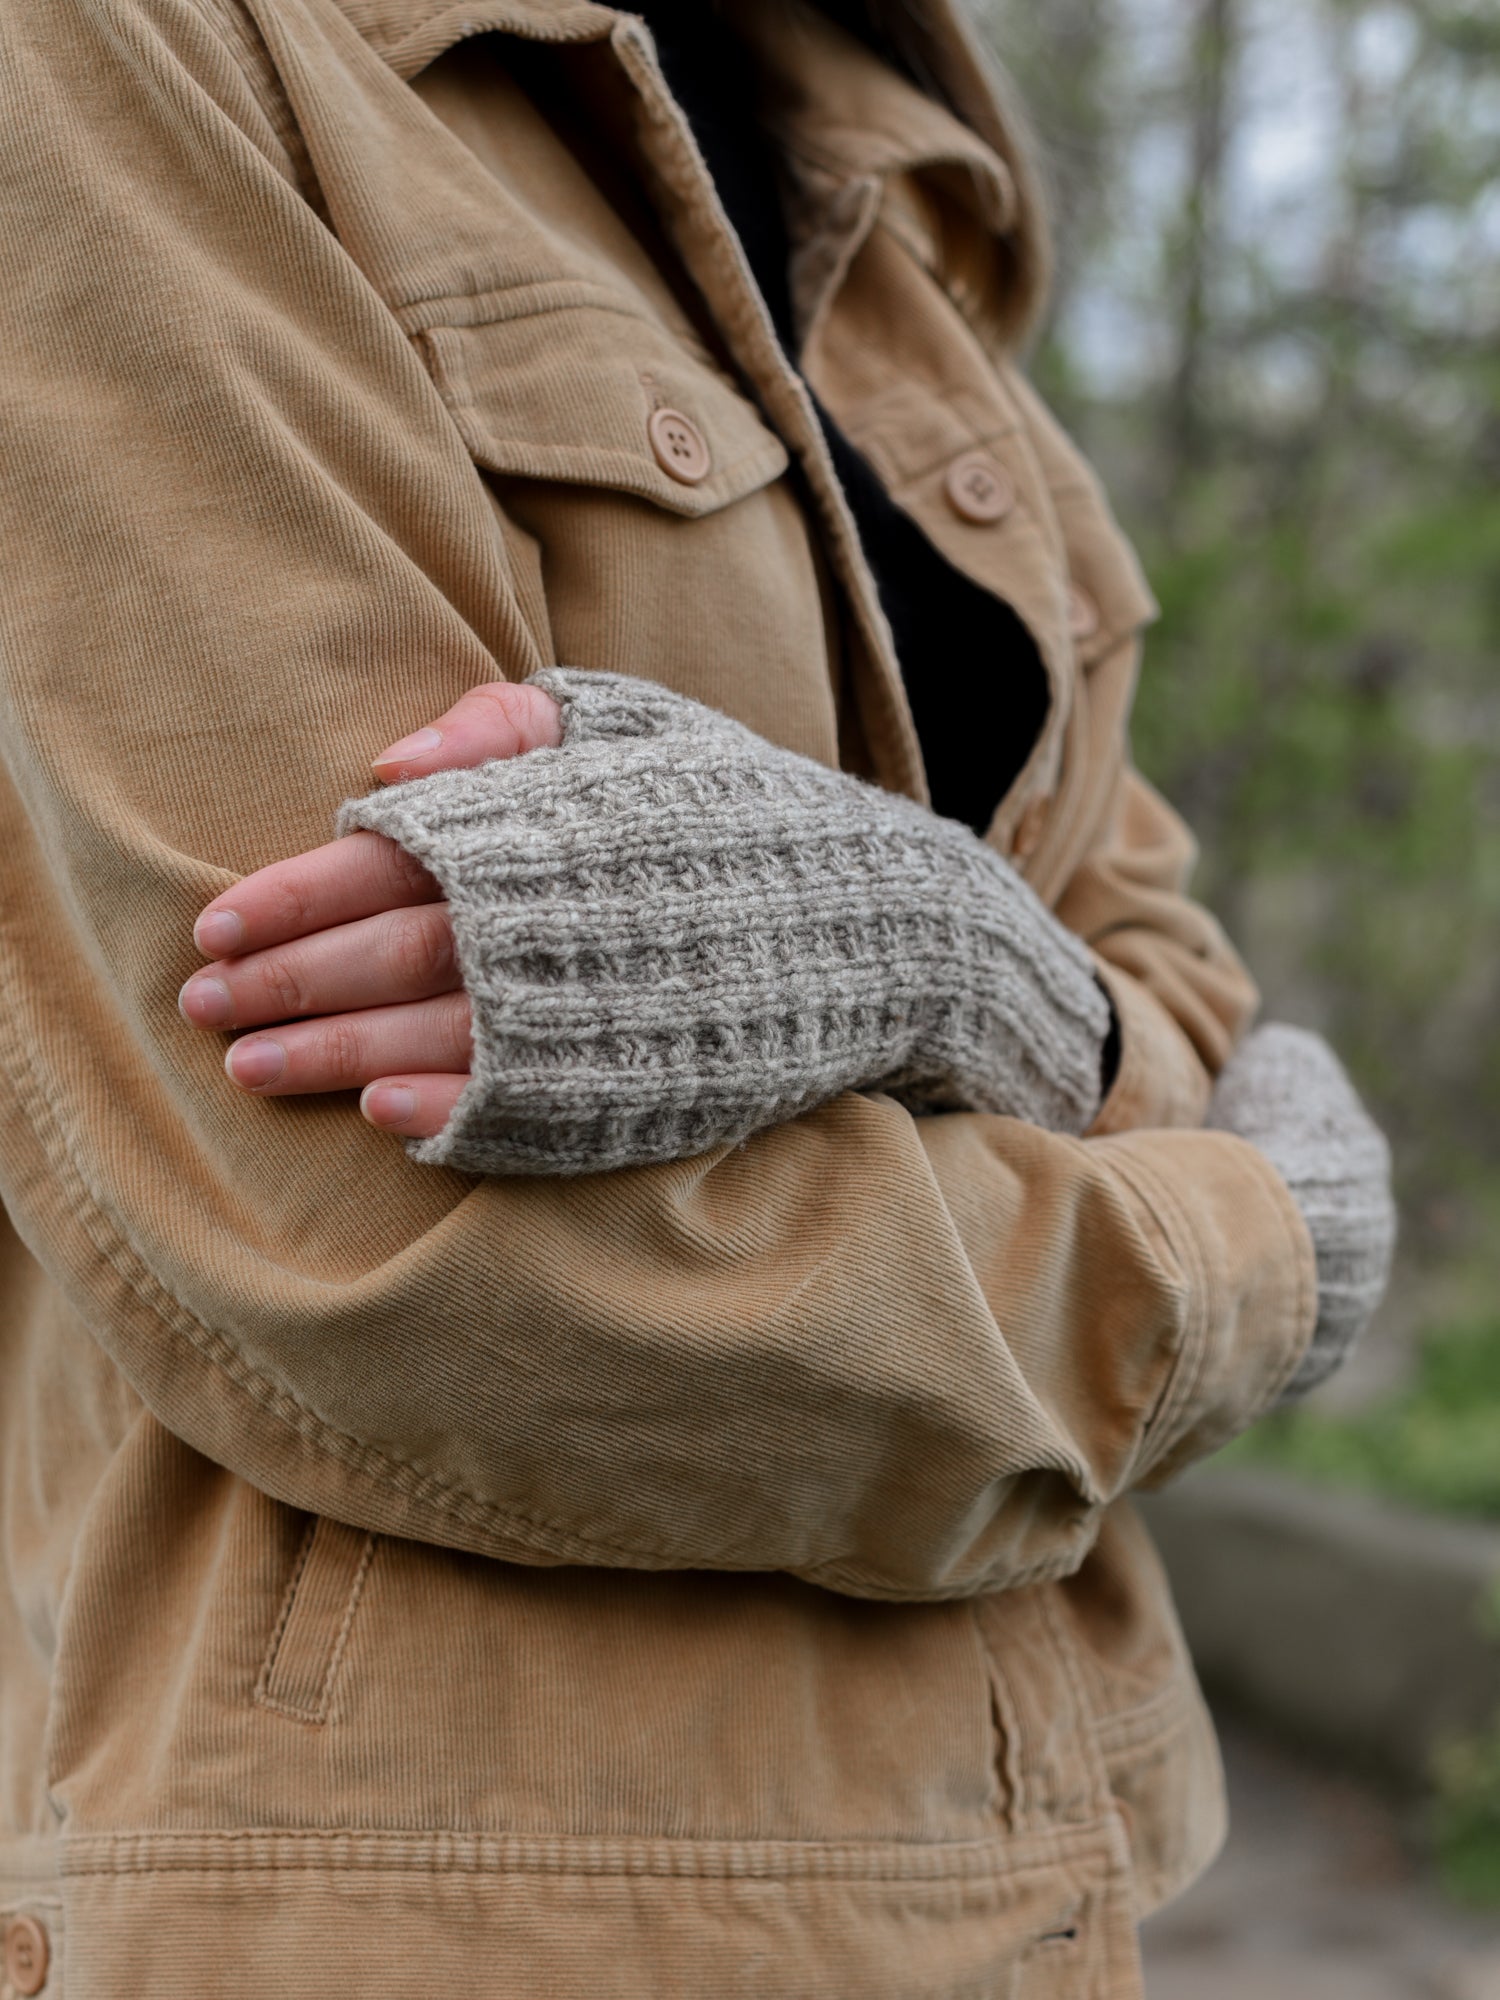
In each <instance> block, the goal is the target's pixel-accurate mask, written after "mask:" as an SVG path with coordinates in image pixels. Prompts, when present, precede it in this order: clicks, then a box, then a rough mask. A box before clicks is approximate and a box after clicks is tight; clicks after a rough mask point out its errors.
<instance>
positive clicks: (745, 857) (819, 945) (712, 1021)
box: [338, 668, 1110, 1174]
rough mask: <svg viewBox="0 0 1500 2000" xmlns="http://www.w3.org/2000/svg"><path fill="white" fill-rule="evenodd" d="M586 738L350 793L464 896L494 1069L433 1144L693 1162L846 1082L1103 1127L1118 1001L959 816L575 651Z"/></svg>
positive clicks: (562, 695)
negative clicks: (599, 667)
mask: <svg viewBox="0 0 1500 2000" xmlns="http://www.w3.org/2000/svg"><path fill="white" fill-rule="evenodd" d="M535 684H536V685H537V686H539V687H542V688H543V689H545V690H546V692H547V693H548V694H550V695H552V696H553V697H554V698H555V699H556V700H557V701H558V702H559V703H560V704H561V706H562V709H563V742H562V745H561V747H560V748H558V749H555V750H533V751H530V752H528V753H527V754H526V755H524V756H521V757H517V758H514V759H511V760H509V761H504V762H498V761H497V762H494V763H490V764H485V765H482V766H480V767H479V768H478V769H476V770H468V771H451V772H441V773H438V774H437V775H435V776H432V777H428V778H419V779H415V780H412V781H411V782H409V783H407V784H403V785H396V786H392V787H391V788H389V789H388V790H385V791H380V792H373V793H371V794H370V795H369V796H368V797H365V798H361V799H353V800H350V801H349V802H348V803H347V804H346V805H345V806H344V807H343V809H342V811H341V812H340V814H339V818H338V828H339V831H340V833H346V832H349V831H350V830H351V829H353V828H355V827H363V828H367V829H369V830H370V831H371V832H374V833H381V834H385V835H387V836H388V837H389V838H390V839H392V840H394V841H396V842H398V843H399V844H400V845H401V846H402V847H404V848H405V849H407V851H408V852H409V853H411V854H413V855H415V856H416V857H417V858H418V860H420V861H421V862H423V863H424V864H425V865H426V867H427V868H428V869H430V870H431V872H432V873H433V875H435V876H436V877H437V880H438V881H439V883H440V884H441V885H442V888H443V892H444V894H445V895H446V896H447V898H448V902H449V906H450V911H451V916H452V923H453V932H454V938H455V942H456V945H457V949H458V957H459V963H460V966H461V969H462V972H463V978H464V984H465V987H466V988H467V990H468V993H469V998H470V1002H471V1006H472V1011H473V1058H472V1072H471V1076H470V1081H469V1084H468V1086H467V1088H466V1089H465V1090H464V1092H463V1094H462V1096H461V1097H460V1098H459V1101H458V1103H457V1105H456V1107H455V1109H454V1112H453V1115H452V1117H451V1118H450V1120H449V1122H448V1124H447V1126H446V1127H445V1128H444V1130H443V1131H442V1132H441V1133H440V1134H439V1135H438V1136H437V1137H436V1138H434V1139H427V1140H419V1141H414V1142H412V1143H411V1144H410V1146H409V1151H410V1152H411V1154H412V1156H413V1157H414V1158H415V1159H418V1160H421V1161H424V1162H428V1163H431V1164H440V1165H448V1166H455V1167H460V1168H463V1169H466V1170H467V1171H469V1172H472V1173H482V1174H577V1173H592V1172H601V1171H603V1170H605V1169H608V1168H615V1167H625V1166H633V1165H640V1164H645V1163H650V1162H656V1161H664V1160H675V1159H684V1158H687V1157H690V1156H692V1155H694V1154H697V1153H702V1152H706V1151H707V1150H709V1149H710V1148H711V1147H713V1146H716V1145H719V1144H721V1143H724V1142H726V1141H738V1140H741V1139H743V1138H745V1137H747V1136H748V1135H749V1134H750V1133H752V1132H755V1131H757V1130H759V1129H760V1128H761V1127H763V1126H768V1125H773V1124H779V1123H781V1122H783V1121H784V1120H787V1119H790V1118H794V1117H796V1116H797V1115H798V1114H799V1113H801V1112H804V1111H807V1110H810V1109H811V1108H812V1107H813V1106H815V1105H818V1104H820V1103H823V1102H824V1101H826V1100H827V1099H829V1098H831V1097H833V1096H835V1095H836V1094H837V1093H839V1092H840V1091H843V1090H848V1089H861V1088H872V1087H879V1088H881V1089H885V1090H889V1091H892V1092H894V1093H895V1094H896V1095H897V1096H899V1097H900V1098H901V1099H902V1100H903V1101H905V1102H906V1103H908V1104H911V1105H913V1106H923V1107H936V1106H962V1107H964V1108H970V1109H975V1110H986V1111H1000V1112H1009V1113H1011V1114H1013V1115H1014V1116H1016V1117H1018V1118H1024V1119H1027V1120H1028V1121H1030V1122H1031V1123H1033V1124H1037V1125H1045V1126H1048V1127H1050V1128H1052V1129H1053V1130H1054V1131H1061V1132H1074V1133H1076V1132H1081V1131H1083V1129H1084V1128H1085V1127H1086V1126H1087V1125H1088V1124H1089V1122H1090V1121H1091V1119H1092V1117H1093V1115H1094V1112H1095V1109H1096V1107H1097V1103H1098V1098H1099V1093H1100V1053H1101V1049H1102V1047H1103V1043H1104V1039H1105V1035H1106V1032H1107V1030H1108V1026H1109V1019H1110V1012H1109V1003H1108V1001H1107V1000H1106V998H1105V997H1104V994H1103V992H1102V990H1101V989H1100V987H1099V986H1098V984H1097V983H1096V981H1095V979H1094V977H1093V974H1092V972H1091V969H1090V963H1089V958H1088V954H1087V953H1086V952H1085V950H1084V948H1083V947H1082V945H1081V944H1079V943H1078V941H1077V940H1076V939H1075V938H1073V937H1072V936H1071V935H1070V934H1069V933H1068V932H1066V931H1065V930H1064V929H1063V927H1062V926H1061V925H1060V924H1059V923H1058V922H1057V920H1056V919H1055V918H1054V917H1053V916H1052V915H1051V914H1050V913H1049V912H1048V911H1047V910H1046V909H1045V908H1044V907H1043V905H1042V904H1041V903H1040V902H1039V901H1038V900H1037V898H1036V897H1035V896H1034V895H1033V894H1032V892H1031V890H1030V889H1028V888H1027V887H1026V885H1025V884H1024V883H1023V882H1022V881H1021V879H1020V877H1019V876H1018V875H1017V874H1016V873H1015V871H1014V870H1013V869H1012V868H1011V867H1010V866H1009V865H1008V864H1007V863H1006V862H1005V861H1004V860H1003V859H1002V858H1001V857H1000V856H999V855H998V854H996V853H995V852H994V851H993V850H992V849H991V848H988V847H986V846H985V845H984V843H983V842H982V841H980V840H978V839H976V838H975V836H974V835H973V834H972V833H970V832H969V831H968V830H967V829H966V828H964V827H961V826H958V825H956V824H954V823H953V822H951V821H948V820H942V819H939V818H937V817H936V816H935V815H934V814H932V813H931V812H928V811H927V810H926V809H925V808H923V807H921V806H918V805H915V804H913V803H912V802H911V801H910V800H908V799H903V798H898V797H895V796H893V795H892V794H890V793H888V792H883V791H880V790H877V789H876V788H875V787H874V786H871V785H867V784H864V783H862V782H860V781H859V780H858V779H855V778H851V777H849V776H847V775H845V774H842V773H840V772H837V771H832V770H829V769H827V768H826V767H825V766H823V765H821V764H818V763H815V762H813V761H812V760H811V759H808V758H805V757H799V756H795V755H793V754H792V753H791V752H788V751H784V750H779V749H777V748H776V747H775V746H774V745H772V744H770V743H767V742H766V741H765V740H764V739H763V738H761V737H758V736H756V735H754V734H752V733H751V732H750V731H749V730H747V729H745V728H743V727H742V726H741V725H740V724H738V723H735V722H732V721H730V720H729V719H728V718H727V717H726V716H723V715H720V714H718V713H716V712H715V711H714V710H712V709H708V708H705V707H703V706H702V705H701V704H699V703H697V702H693V701H689V700H688V699H686V698H685V697H683V696H681V695H676V694H673V693H671V692H670V691H669V690H667V689H665V688H661V687H658V686H656V685H655V684H654V683H652V682H648V681H640V680H636V679H633V678H630V677H627V676H624V675H618V674H604V673H589V672H584V671H580V670H577V669H566V668H553V669H549V670H548V671H547V672H545V673H541V674H538V675H536V676H535Z"/></svg>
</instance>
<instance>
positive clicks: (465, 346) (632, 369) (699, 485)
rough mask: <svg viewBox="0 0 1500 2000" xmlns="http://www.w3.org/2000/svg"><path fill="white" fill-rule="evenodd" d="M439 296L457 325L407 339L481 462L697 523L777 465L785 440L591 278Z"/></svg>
mask: <svg viewBox="0 0 1500 2000" xmlns="http://www.w3.org/2000/svg"><path fill="white" fill-rule="evenodd" d="M451 303H452V304H453V305H454V306H455V308H461V309H462V318H463V321H464V323H455V324H450V325H441V326H431V327H428V328H427V329H425V330H424V331H422V332H419V333H418V334H417V335H416V341H417V345H418V347H419V348H420V350H421V351H422V353H423V356H424V359H425V360H426V362H427V366H428V369H429V371H430V373H431V375H432V378H433V381H434V383H435V384H436V386H437V389H438V391H439V393H440V394H441V396H442V398H443V400H444V402H445V403H446V404H447V406H448V410H449V412H450V414H451V415H452V417H453V420H454V422H455V423H456V424H457V426H458V428H459V431H460V433H461V434H462V436H463V439H464V442H465V444H466V445H467V447H468V450H469V454H470V456H471V457H472V458H473V459H474V460H475V462H476V463H477V464H479V465H481V466H483V467H485V469H486V470H487V471H490V472H493V473H497V474H500V475H502V476H507V477H511V478H522V479H537V480H560V481H563V482H564V483H566V484H570V485H577V486H585V487H602V488H607V489H609V490H611V491H613V492H615V493H617V494H634V495H636V496H637V497H638V498H640V499H643V500H649V501H651V502H653V503H654V505H656V506H657V507H662V508H665V509H666V510H667V512H668V513H670V514H676V515H680V516H684V517H687V518H690V519H701V518H702V517H703V516H704V515H707V514H712V513H714V512H716V511H717V510H718V509H719V508H721V507H725V506H728V505H729V504H730V502H732V501H735V500H739V499H743V498H744V497H745V496H746V495H747V494H750V493H753V492H755V491H757V490H758V489H759V488H761V487H763V486H765V485H767V484H768V483H769V482H770V481H771V480H774V479H778V478H780V476H781V474H782V473H784V472H785V471H786V469H787V463H788V460H787V452H786V447H785V446H784V445H783V444H782V442H781V440H780V439H779V438H778V437H777V436H776V435H775V434H774V433H773V432H772V431H770V430H768V429H767V427H766V425H765V424H764V423H763V422H762V421H761V418H760V416H759V414H758V413H757V411H756V410H755V408H754V407H753V405H752V404H751V403H749V402H748V401H747V400H746V399H745V397H743V396H742V395H741V394H740V393H739V391H738V390H737V388H736V387H735V385H734V383H733V382H731V381H730V380H729V378H728V377H727V376H725V375H723V374H722V373H720V372H719V371H718V370H716V369H715V368H714V367H713V366H712V364H711V363H709V362H708V361H707V360H699V359H698V358H697V357H696V356H695V355H693V354H692V353H690V352H689V351H688V350H687V349H686V348H685V347H684V346H683V345H682V343H681V342H680V341H679V340H677V339H676V338H675V337H674V336H673V335H672V334H671V333H669V332H668V331H667V329H666V328H665V327H663V326H659V325H657V324H656V323H655V322H653V321H652V320H651V319H649V318H648V317H647V316H646V315H645V314H643V313H639V312H636V311H635V310H633V309H632V308H631V307H630V306H629V305H628V304H625V303H623V302H616V301H613V300H611V298H610V295H609V294H608V293H607V292H602V291H601V290H600V289H599V288H598V287H594V286H591V285H588V284H586V283H583V282H581V281H574V280H565V281H558V282H557V283H556V284H552V285H545V284H543V285H534V286H525V287H521V288H518V290H517V292H514V293H511V292H507V293H502V294H499V295H498V296H496V295H491V296H490V297H489V298H488V299H471V300H460V301H452V302H451ZM486 313H489V314H491V315H492V316H490V317H481V315H483V314H486ZM453 319H454V321H455V322H458V321H459V320H460V312H459V311H458V310H455V312H454V313H453Z"/></svg>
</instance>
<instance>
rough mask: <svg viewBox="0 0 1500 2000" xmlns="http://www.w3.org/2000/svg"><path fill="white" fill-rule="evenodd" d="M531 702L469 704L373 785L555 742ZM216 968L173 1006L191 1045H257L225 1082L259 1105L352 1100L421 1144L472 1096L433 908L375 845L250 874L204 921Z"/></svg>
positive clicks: (402, 866) (403, 867)
mask: <svg viewBox="0 0 1500 2000" xmlns="http://www.w3.org/2000/svg"><path fill="white" fill-rule="evenodd" d="M561 736H562V724H561V716H560V712H559V709H558V706H557V704H556V702H555V701H553V700H552V698H551V697H550V696H549V695H547V694H544V693H543V692H542V690H541V689H540V688H537V687H533V686H531V685H529V684H526V683H521V684H512V683H510V682H504V681H501V682H495V683H492V684H490V685H488V686H484V687H478V688H472V689H470V690H469V692H468V693H467V694H465V695H464V696H463V697H462V698H461V700H459V701H458V702H456V703H455V704H454V706H453V707H452V708H450V709H449V710H448V711H447V713H446V714H445V715H441V716H439V717H438V719H437V721H436V722H435V723H433V724H432V725H431V726H430V727H429V728H427V729H422V730H418V731H417V732H416V733H415V734H414V735H411V736H407V737H403V738H402V739H401V741H400V742H398V743H393V744H392V745H391V747H390V749H389V750H386V751H385V752H383V753H382V755H381V756H379V757H377V758H376V760H375V763H374V767H373V768H374V771H375V775H376V777H377V778H378V779H379V780H380V782H381V783H382V784H396V783H400V782H404V781H405V780H407V779H409V778H421V777H426V776H428V775H430V774H431V773H432V772H434V771H451V770H467V769H470V768H472V767H473V766H475V765H478V764H483V763H487V762H489V761H491V760H492V759H495V758H505V757H518V756H521V755H522V754H524V753H525V752H526V751H528V750H535V749H540V748H543V747H547V746H552V745H555V744H557V743H558V742H560V741H561ZM193 937H194V941H195V943H196V944H197V946H198V949H199V950H200V951H201V952H202V953H203V954H204V956H205V957H207V958H209V959H212V960H213V961H214V963H213V964H212V965H210V966H208V967H205V968H204V970H202V971H201V972H195V973H194V974H193V976H192V977H191V978H190V979H189V980H188V981H187V983H186V985H185V986H184V987H183V989H182V992H181V993H180V995H179V996H178V1005H179V1006H180V1008H181V1010H182V1014H183V1017H184V1019H185V1020H187V1021H188V1022H189V1023H190V1024H191V1025H192V1026H193V1027H196V1028H202V1029H214V1030H220V1031H222V1030H225V1029H242V1028H250V1029H257V1028H261V1027H265V1026H269V1025H271V1024H275V1032H274V1033H273V1034H249V1035H242V1036H241V1037H240V1038H239V1039H238V1040H237V1041H235V1042H234V1043H232V1044H231V1046H230V1048H229V1050H228V1052H227V1055H226V1058H225V1065H224V1066H225V1070H226V1072H227V1074H228V1076H229V1078H230V1081H231V1082H232V1083H234V1084H236V1085H238V1087H239V1088H240V1089H241V1090H245V1091H248V1092H250V1093H251V1094H252V1095H254V1096H257V1097H286V1096H296V1095H300V1094H304V1093H309V1092H316V1091H329V1090H350V1089H356V1088H358V1089H361V1090H362V1095H361V1099H360V1109H361V1110H362V1111H363V1113H364V1115H365V1116H366V1118H368V1119H369V1120H370V1122H371V1123H372V1124H374V1125H378V1126H381V1127H383V1128H386V1129H389V1130H391V1131H394V1132H398V1133H400V1134H402V1135H403V1136H405V1137H409V1138H427V1137H430V1136H431V1135H432V1134H434V1133H437V1132H440V1131H441V1130H442V1129H443V1126H444V1125H445V1124H446V1123H447V1120H448V1117H449V1115H450V1113H451V1112H452V1109H453V1106H454V1104H455V1103H456V1101H457V1099H458V1095H459V1093H460V1091H461V1090H462V1089H463V1087H464V1085H465V1084H466V1083H467V1081H468V1072H469V1053H470V1022H469V1001H468V996H467V995H466V994H465V992H464V990H463V985H462V980H461V977H460V974H459V969H458V959H457V954H456V952H455V950H454V944H453V927H452V924H451V922H450V920H449V915H448V905H447V904H446V902H444V901H443V892H442V890H441V888H440V887H439V886H438V884H437V882H436V881H435V880H434V878H433V877H432V876H431V875H430V874H429V873H428V872H427V870H426V869H425V868H424V867H423V866H422V865H421V863H420V862H418V861H416V860H415V859H414V858H413V857H412V856H411V855H409V854H408V853H407V852H406V851H405V850H404V849H403V848H401V847H398V846H397V845H396V843H395V842H394V841H393V840H387V839H385V838H384V837H383V836H382V835H380V834H377V833H351V834H348V835H346V836H345V837H344V838H343V839H342V840H335V841H330V842H329V843H328V845H327V846H325V847H318V848H314V849H313V850H312V851H311V852H310V853H307V854H298V855H294V856H293V857H292V858H291V859H290V860H287V861H278V862H275V863H273V864H272V865H271V866H270V867H269V868H262V869H259V870H257V872H256V873H255V874H253V875H247V876H246V877H245V878H244V880H243V881H241V882H237V883H236V884H235V886H234V887H233V888H232V889H227V890H226V891H225V892H224V894H223V895H222V896H216V897H215V898H214V900H213V901H212V902H211V903H210V904H208V906H207V907H206V908H205V909H204V910H203V911H202V913H201V914H200V915H199V917H198V921H197V923H196V924H195V925H194V928H193Z"/></svg>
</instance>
